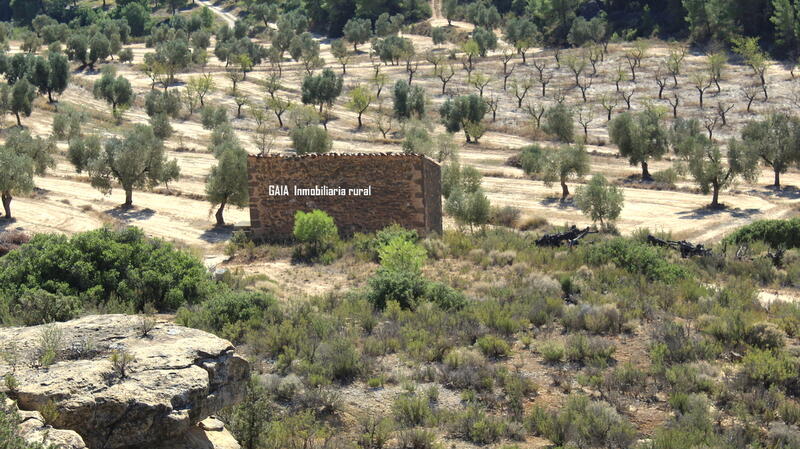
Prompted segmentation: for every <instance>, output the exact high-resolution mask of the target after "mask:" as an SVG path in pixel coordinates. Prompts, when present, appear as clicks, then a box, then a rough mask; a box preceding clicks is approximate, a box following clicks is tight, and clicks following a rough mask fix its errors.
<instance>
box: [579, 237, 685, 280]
mask: <svg viewBox="0 0 800 449" xmlns="http://www.w3.org/2000/svg"><path fill="white" fill-rule="evenodd" d="M586 255H587V262H589V263H591V264H592V265H596V266H599V265H603V264H606V263H609V262H613V263H614V264H615V265H616V266H618V267H620V268H622V269H624V270H627V271H628V272H630V273H634V274H639V275H642V276H645V277H647V278H648V279H650V280H655V281H664V282H672V281H676V280H678V279H683V278H686V277H688V275H689V273H688V272H687V270H686V269H685V268H684V267H683V266H681V265H677V264H674V263H670V262H668V261H667V258H666V257H665V253H664V252H663V250H660V249H658V248H654V247H653V246H650V245H647V244H644V243H639V242H636V241H635V240H631V239H628V238H623V237H617V238H613V239H610V240H606V241H603V242H600V243H598V244H596V245H592V246H591V247H589V249H588V250H587V252H586Z"/></svg>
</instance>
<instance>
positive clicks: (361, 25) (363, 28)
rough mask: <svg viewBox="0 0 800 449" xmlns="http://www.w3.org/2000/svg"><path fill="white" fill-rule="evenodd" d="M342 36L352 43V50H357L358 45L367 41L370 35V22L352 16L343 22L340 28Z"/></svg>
mask: <svg viewBox="0 0 800 449" xmlns="http://www.w3.org/2000/svg"><path fill="white" fill-rule="evenodd" d="M342 31H343V32H344V38H345V39H347V41H348V42H350V43H351V44H353V51H356V52H357V51H358V46H359V45H361V44H363V43H365V42H368V41H369V38H370V36H372V23H371V22H370V20H369V19H359V18H356V17H353V18H352V19H350V20H348V21H347V23H345V24H344V28H343V29H342Z"/></svg>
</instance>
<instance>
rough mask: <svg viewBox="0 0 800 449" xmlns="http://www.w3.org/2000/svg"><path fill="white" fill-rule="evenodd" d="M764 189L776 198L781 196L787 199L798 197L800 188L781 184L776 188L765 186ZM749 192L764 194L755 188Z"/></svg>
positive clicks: (799, 196) (799, 197)
mask: <svg viewBox="0 0 800 449" xmlns="http://www.w3.org/2000/svg"><path fill="white" fill-rule="evenodd" d="M766 189H767V191H768V192H769V195H772V196H776V197H778V198H783V199H787V200H797V199H800V189H798V188H797V187H795V186H781V187H777V188H776V187H775V186H767V187H766ZM749 193H751V194H755V195H758V194H761V195H763V194H764V192H763V191H758V190H755V189H752V190H750V192H749Z"/></svg>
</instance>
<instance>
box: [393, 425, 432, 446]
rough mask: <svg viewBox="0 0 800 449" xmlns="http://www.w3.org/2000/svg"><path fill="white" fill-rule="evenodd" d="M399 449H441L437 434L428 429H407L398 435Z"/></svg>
mask: <svg viewBox="0 0 800 449" xmlns="http://www.w3.org/2000/svg"><path fill="white" fill-rule="evenodd" d="M397 447H398V449H441V448H442V445H440V444H438V443H437V442H436V434H435V433H433V432H432V431H430V430H427V429H419V428H416V429H407V430H403V431H401V432H399V433H398V434H397Z"/></svg>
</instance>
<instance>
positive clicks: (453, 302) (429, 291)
mask: <svg viewBox="0 0 800 449" xmlns="http://www.w3.org/2000/svg"><path fill="white" fill-rule="evenodd" d="M425 298H427V300H428V301H430V302H432V303H434V304H436V305H437V306H438V307H439V308H440V309H442V310H451V311H452V310H461V309H463V308H464V306H465V305H466V304H467V298H466V296H464V294H463V293H461V292H460V291H458V290H456V289H454V288H452V287H450V286H449V285H446V284H443V283H441V282H428V283H427V285H426V287H425Z"/></svg>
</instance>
